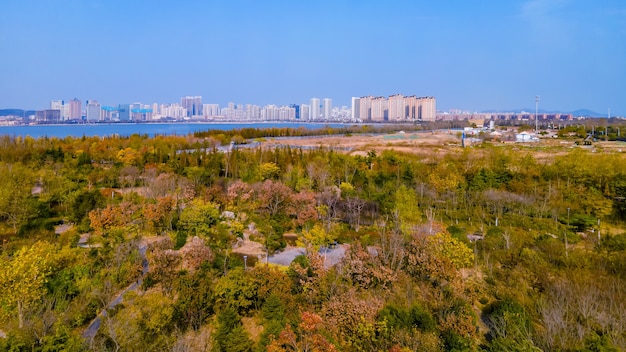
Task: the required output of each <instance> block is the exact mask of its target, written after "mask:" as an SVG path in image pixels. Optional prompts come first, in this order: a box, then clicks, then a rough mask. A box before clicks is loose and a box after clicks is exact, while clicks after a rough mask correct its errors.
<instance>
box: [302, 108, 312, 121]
mask: <svg viewBox="0 0 626 352" xmlns="http://www.w3.org/2000/svg"><path fill="white" fill-rule="evenodd" d="M309 110H310V109H309V105H307V104H301V105H300V119H301V120H310V119H311V118H310V117H311V116H310V111H309Z"/></svg>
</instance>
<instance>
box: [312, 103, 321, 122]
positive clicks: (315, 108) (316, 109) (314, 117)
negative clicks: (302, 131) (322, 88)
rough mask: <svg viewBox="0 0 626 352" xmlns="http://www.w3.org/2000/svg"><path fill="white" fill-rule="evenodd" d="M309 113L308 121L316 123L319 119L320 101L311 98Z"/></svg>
mask: <svg viewBox="0 0 626 352" xmlns="http://www.w3.org/2000/svg"><path fill="white" fill-rule="evenodd" d="M309 111H310V113H309V120H311V121H317V120H319V118H320V100H319V99H318V98H311V107H310V110H309Z"/></svg>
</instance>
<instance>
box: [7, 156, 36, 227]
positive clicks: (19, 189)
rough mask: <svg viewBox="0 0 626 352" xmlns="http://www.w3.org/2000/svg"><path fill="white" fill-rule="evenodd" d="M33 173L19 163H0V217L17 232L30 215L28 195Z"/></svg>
mask: <svg viewBox="0 0 626 352" xmlns="http://www.w3.org/2000/svg"><path fill="white" fill-rule="evenodd" d="M33 177H34V174H33V173H32V172H30V171H29V170H28V169H26V168H24V167H22V166H21V165H7V164H4V163H1V164H0V219H4V220H6V221H7V223H8V224H9V225H10V226H11V227H12V228H13V233H14V234H17V232H18V230H19V227H20V226H21V225H22V224H24V223H25V222H26V221H27V219H28V218H29V216H30V215H31V212H30V210H31V207H30V202H29V197H30V195H31V187H32V185H33Z"/></svg>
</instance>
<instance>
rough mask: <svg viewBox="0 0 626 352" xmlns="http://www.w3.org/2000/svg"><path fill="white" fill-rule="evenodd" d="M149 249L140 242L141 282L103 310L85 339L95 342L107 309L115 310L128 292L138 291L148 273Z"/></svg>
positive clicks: (123, 291)
mask: <svg viewBox="0 0 626 352" xmlns="http://www.w3.org/2000/svg"><path fill="white" fill-rule="evenodd" d="M147 248H148V245H147V243H145V242H143V241H142V242H140V243H139V254H140V255H141V258H142V260H141V267H142V268H141V276H140V277H139V280H137V281H136V282H133V283H132V284H130V285H129V286H128V287H126V288H125V289H124V290H122V292H120V293H119V294H118V295H117V296H116V297H115V298H114V299H113V300H112V301H111V302H109V304H108V305H107V306H106V307H105V308H104V309H102V311H101V312H100V313H99V314H98V315H97V316H96V317H95V318H94V319H93V320H92V321H91V323H90V324H89V326H88V327H87V329H85V331H83V338H85V339H88V340H89V341H91V340H93V338H94V337H95V336H96V334H97V333H98V329H100V325H102V318H103V317H106V316H107V309H111V308H114V307H115V306H117V305H118V304H120V303H122V300H123V299H124V295H125V294H126V292H128V291H136V290H137V289H138V288H139V287H141V284H142V283H143V278H144V276H146V274H147V273H148V259H147V258H146V249H147Z"/></svg>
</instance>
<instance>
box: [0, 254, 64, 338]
mask: <svg viewBox="0 0 626 352" xmlns="http://www.w3.org/2000/svg"><path fill="white" fill-rule="evenodd" d="M55 252H56V247H55V246H54V245H53V244H50V243H48V242H37V243H35V244H33V245H32V246H24V247H22V248H21V249H20V250H18V251H17V252H16V253H15V255H14V256H13V258H11V259H8V260H2V261H0V314H1V315H0V316H4V318H5V319H6V318H8V317H10V316H11V315H13V314H15V312H17V317H18V321H19V327H20V329H21V328H23V327H24V315H25V313H26V312H27V311H28V310H29V309H30V308H31V307H32V306H33V305H34V304H35V303H36V302H38V301H40V299H41V297H42V296H43V295H44V293H45V288H44V285H45V283H46V281H47V279H48V277H49V276H50V274H51V273H52V269H53V266H54V261H55Z"/></svg>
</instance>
